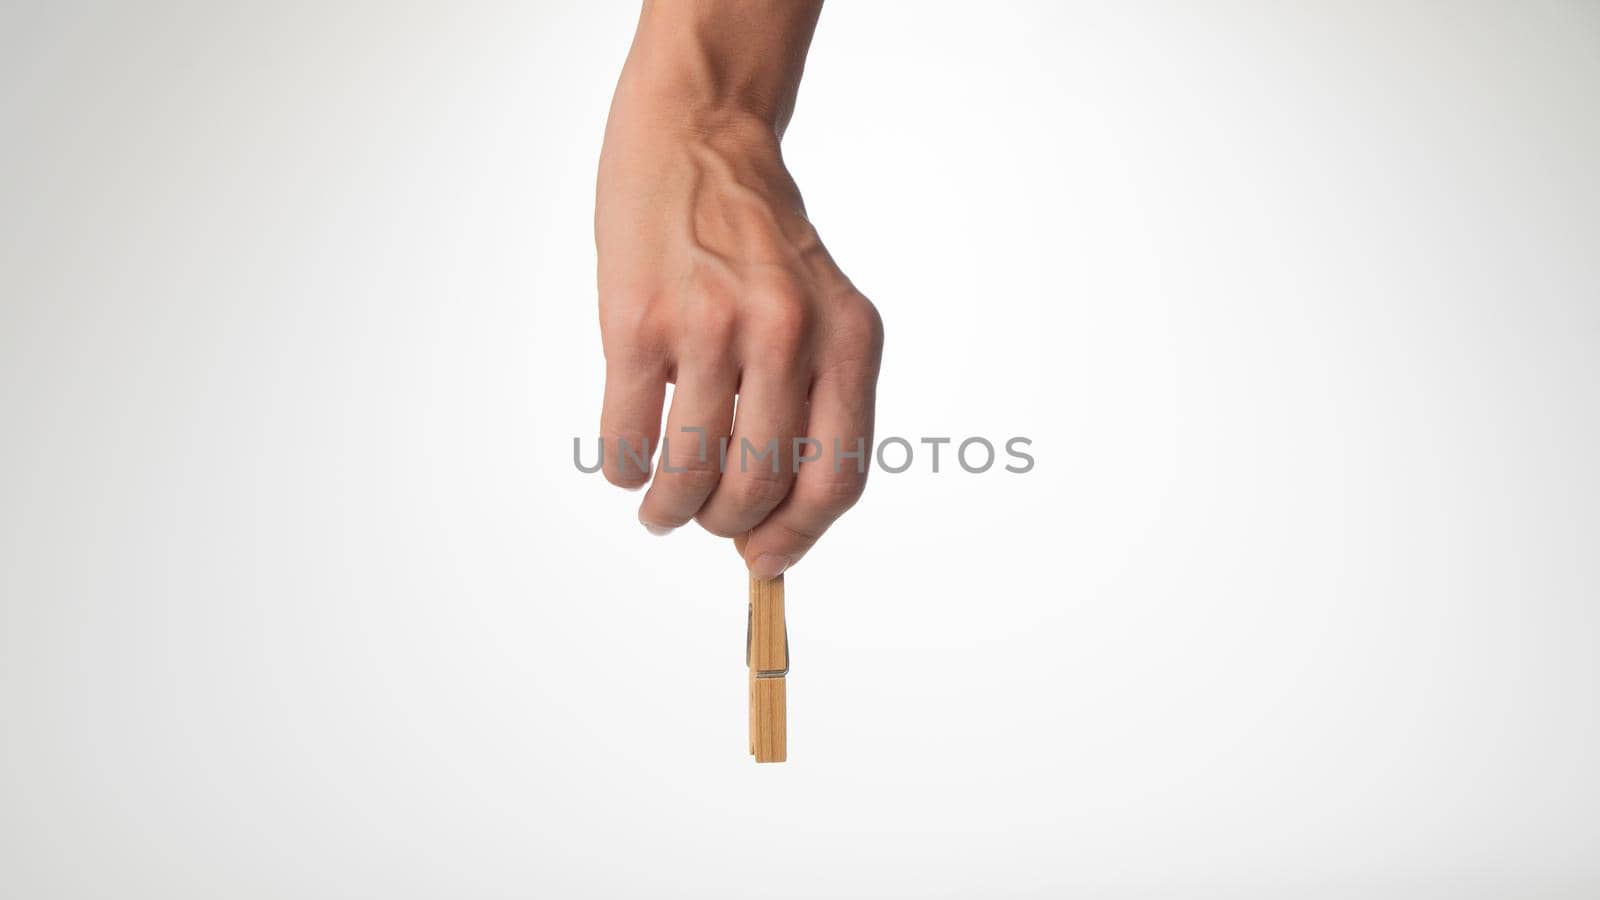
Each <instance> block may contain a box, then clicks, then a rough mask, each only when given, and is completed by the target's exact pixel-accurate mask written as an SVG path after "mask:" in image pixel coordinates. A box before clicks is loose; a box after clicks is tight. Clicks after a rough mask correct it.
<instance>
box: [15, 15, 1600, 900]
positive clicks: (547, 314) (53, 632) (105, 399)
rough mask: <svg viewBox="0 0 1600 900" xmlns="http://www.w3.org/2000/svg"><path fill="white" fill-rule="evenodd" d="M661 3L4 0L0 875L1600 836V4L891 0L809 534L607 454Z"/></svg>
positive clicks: (263, 880) (1230, 849)
mask: <svg viewBox="0 0 1600 900" xmlns="http://www.w3.org/2000/svg"><path fill="white" fill-rule="evenodd" d="M634 15H635V9H634V7H633V6H632V5H631V4H627V3H607V4H591V3H570V4H564V5H554V4H541V3H531V2H530V3H504V4H488V3H483V4H465V5H463V4H455V3H442V2H441V3H429V4H420V5H413V4H388V3H370V4H350V3H341V4H326V3H304V4H280V3H265V2H263V3H205V4H178V3H172V4H166V3H139V4H135V3H105V4H97V3H90V2H78V3H60V4H57V3H43V2H20V3H18V2H12V3H8V4H6V6H5V11H4V13H3V14H0V129H3V134H4V138H3V140H0V375H3V381H0V417H3V418H0V894H3V895H5V896H8V897H16V898H29V900H33V898H50V897H108V898H109V897H114V898H128V897H157V898H179V897H185V898H187V897H195V898H217V897H228V898H256V897H261V898H266V897H295V898H321V897H351V898H355V897H362V898H365V897H392V898H400V897H417V898H439V897H460V898H478V897H615V896H662V897H678V896H682V897H696V898H704V897H745V896H757V897H791V896H792V897H818V896H854V897H899V896H906V897H911V896H918V897H929V896H951V897H972V896H993V897H1021V896H1062V895H1064V894H1066V893H1069V892H1076V893H1077V894H1078V895H1087V896H1103V897H1182V898H1195V897H1206V896H1230V897H1231V896H1259V897H1286V896H1293V897H1299V896H1326V897H1350V896H1365V897H1406V898H1412V897H1433V896H1438V897H1462V896H1485V897H1489V896H1494V897H1499V896H1517V897H1537V896H1550V897H1593V896H1595V895H1596V894H1597V893H1600V821H1597V810H1600V772H1597V766H1596V762H1595V760H1596V756H1597V751H1600V727H1597V721H1596V718H1597V709H1600V663H1597V662H1596V659H1595V651H1596V649H1597V642H1600V614H1597V612H1596V604H1597V600H1600V556H1597V553H1596V548H1597V544H1600V475H1597V469H1596V464H1595V460H1596V459H1600V431H1597V428H1596V416H1597V411H1600V252H1597V248H1600V213H1597V210H1600V120H1597V114H1596V110H1600V6H1597V5H1596V4H1594V3H1584V2H1565V3H1500V4H1495V3H1474V4H1406V3H1383V4H1379V3H1371V4H1347V3H1325V4H1312V3H1295V4H1277V3H1260V4H1246V5H1238V4H1226V5H1223V4H1215V3H1211V4H1171V5H1146V4H1138V5H1127V4H1110V5H1107V6H1079V5H1069V4H1058V3H1044V2H1037V3H1011V4H998V3H985V4H958V3H943V4H934V3H918V4H915V5H913V4H909V3H887V2H853V3H847V2H836V3H834V4H832V5H831V7H830V8H829V9H828V10H827V11H826V12H825V14H824V16H823V21H822V25H821V28H820V30H819V32H818V36H817V40H816V43H815V47H814V50H813V52H812V56H811V63H810V66H809V69H808V75H807V79H806V82H805V85H804V88H803V90H802V93H801V102H800V111H799V114H798V115H797V117H796V119H795V122H794V124H793V127H792V128H791V131H790V137H789V139H788V141H787V142H786V153H787V154H788V158H789V161H790V164H791V167H792V168H793V170H794V172H795V174H796V177H797V178H798V179H799V181H800V183H801V185H802V187H803V188H804V190H805V191H806V196H807V201H808V205H809V207H810V210H811V212H812V215H813V217H814V219H815V221H816V222H817V224H818V227H819V228H820V229H821V232H822V234H823V237H824V239H825V240H826V241H827V242H828V244H829V247H830V249H831V250H832V251H833V252H834V254H835V255H836V257H837V258H838V259H839V260H840V262H841V264H842V265H843V266H844V268H845V269H846V271H847V272H849V273H850V274H851V275H852V277H853V278H854V279H855V280H856V282H857V283H858V285H859V286H861V287H862V289H863V290H865V291H866V292H867V293H868V295H869V296H871V297H872V298H873V299H874V300H875V301H876V302H877V303H878V304H879V306H880V307H881V308H882V310H883V313H884V316H885V318H886V320H887V325H888V349H887V353H886V357H885V363H884V376H883V383H882V391H881V395H880V430H881V432H882V433H883V434H898V435H904V436H907V437H912V438H915V437H918V436H922V435H948V436H953V437H956V438H957V439H959V438H962V437H966V436H971V435H982V436H986V437H988V438H990V439H991V440H995V441H996V442H999V441H1003V440H1004V439H1005V438H1007V437H1010V436H1012V435H1016V434H1022V435H1027V436H1029V437H1031V438H1033V439H1034V448H1033V449H1034V452H1035V455H1036V457H1037V459H1038V465H1037V468H1036V469H1035V470H1034V471H1033V472H1032V473H1030V474H1027V475H1022V476H1017V475H1009V474H1006V473H1004V472H1001V471H999V470H998V469H997V470H996V471H994V472H991V473H988V474H986V475H983V476H973V475H966V474H964V473H961V472H959V471H951V468H952V467H949V466H948V464H947V465H946V466H945V467H944V468H945V470H946V471H944V472H942V473H941V474H939V475H933V474H931V473H930V472H929V471H928V468H927V465H926V460H925V459H923V460H919V463H918V465H916V466H914V467H913V470H912V471H911V472H909V473H907V474H904V475H899V476H890V475H886V474H884V473H878V474H877V475H875V476H874V479H873V483H872V484H871V486H870V488H869V491H868V494H867V497H866V499H865V500H864V501H863V503H862V504H861V506H860V507H858V508H857V510H855V511H854V512H853V513H852V514H851V515H850V516H849V517H848V518H847V519H846V520H845V521H844V522H842V523H841V524H840V525H839V526H838V528H837V529H836V530H835V532H834V533H833V534H832V535H830V537H829V538H828V539H827V540H825V541H824V543H823V544H821V545H820V546H819V548H818V549H817V550H816V551H815V552H814V553H813V554H812V556H811V557H809V558H808V559H806V560H805V561H804V562H803V563H802V564H801V565H800V566H799V567H797V568H796V569H795V571H794V572H793V573H792V575H791V576H790V579H789V596H790V603H789V606H790V614H789V618H790V629H791V635H792V640H793V645H794V656H795V662H794V672H793V674H792V676H791V678H790V685H789V697H790V701H789V702H790V731H789V735H790V738H789V740H790V744H789V750H790V761H789V762H788V763H786V764H784V765H781V766H760V767H758V766H756V765H755V764H753V763H751V762H750V761H749V759H748V757H747V756H746V755H745V751H746V747H745V728H746V724H745V670H744V665H743V641H744V626H745V619H744V617H745V609H744V600H745V585H744V575H743V571H742V568H741V566H740V564H739V561H738V559H737V557H736V556H735V555H734V553H733V552H732V551H731V549H729V548H728V547H727V546H725V543H724V542H721V541H718V540H716V539H713V538H711V537H709V536H707V535H704V534H702V533H698V532H692V531H688V530H686V531H685V532H683V533H680V534H675V535H673V536H671V537H669V538H666V539H656V538H652V537H650V536H649V535H647V534H646V533H645V532H644V531H643V529H642V528H640V527H639V526H638V525H637V523H636V522H635V520H634V507H635V504H636V503H637V501H638V495H634V494H626V493H623V492H620V491H617V490H615V489H613V488H610V487H609V486H607V485H606V484H604V482H603V481H602V480H601V479H600V477H599V476H597V475H594V476H586V475H581V474H579V473H577V472H576V471H575V470H574V469H573V467H572V464H571V439H572V437H573V436H574V435H585V436H592V435H593V434H594V429H595V427H596V424H597V420H598V404H599V397H600V388H601V359H600V354H599V343H598V334H597V328H596V324H595V314H594V291H593V275H594V273H593V267H594V255H593V245H592V240H591V233H590V215H591V212H592V196H593V193H592V192H593V171H594V165H595V160H596V155H597V153H598V149H599V140H600V134H601V128H602V125H603V121H604V115H605V110H606V105H607V102H608V100H609V94H610V90H611V86H612V84H613V82H614V79H615V76H616V72H617V70H618V67H619V66H620V63H621V59H622V56H623V54H624V53H625V51H626V47H627V43H628V41H629V39H630V37H631V30H632V23H633V18H634Z"/></svg>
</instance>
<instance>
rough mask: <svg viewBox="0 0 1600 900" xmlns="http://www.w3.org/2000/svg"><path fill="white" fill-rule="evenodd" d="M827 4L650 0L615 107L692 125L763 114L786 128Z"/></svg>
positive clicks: (769, 123) (813, 0)
mask: <svg viewBox="0 0 1600 900" xmlns="http://www.w3.org/2000/svg"><path fill="white" fill-rule="evenodd" d="M821 10H822V0H646V2H645V4H644V10H643V12H642V13H641V15H640V17H639V27H638V31H637V32H636V33H635V35H634V40H633V47H632V49H631V50H630V51H629V53H628V61H627V63H626V65H625V66H624V67H623V73H622V78H621V80H620V81H619V82H618V85H617V94H616V98H615V99H614V100H613V103H612V108H613V111H615V110H617V109H619V108H620V109H628V110H649V111H651V112H650V117H651V118H656V119H661V118H672V119H676V120H677V122H676V123H674V124H684V125H687V126H689V127H692V128H715V127H717V126H718V125H719V124H721V123H723V122H725V121H729V120H741V121H751V120H755V121H759V122H761V123H764V124H765V126H766V127H769V128H771V129H772V131H773V133H774V134H778V135H781V134H782V133H783V130H784V128H785V126H787V125H788V122H789V117H790V116H791V115H792V114H793V112H794V104H795V97H796V95H797V93H798V92H799V89H800V75H801V72H802V71H803V70H804V68H805V58H806V51H807V49H808V48H809V47H810V46H811V35H812V32H813V31H814V30H815V28H816V24H817V16H818V15H819V13H820V12H821Z"/></svg>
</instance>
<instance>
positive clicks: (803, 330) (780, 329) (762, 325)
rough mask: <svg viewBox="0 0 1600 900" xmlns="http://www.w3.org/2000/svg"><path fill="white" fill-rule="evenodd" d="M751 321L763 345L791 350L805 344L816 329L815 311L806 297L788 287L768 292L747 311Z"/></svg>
mask: <svg viewBox="0 0 1600 900" xmlns="http://www.w3.org/2000/svg"><path fill="white" fill-rule="evenodd" d="M751 324H752V326H753V328H754V329H755V331H756V332H757V336H758V338H759V339H760V341H761V342H762V343H763V344H764V345H767V346H771V347H775V348H781V349H784V350H795V349H798V348H801V347H803V346H805V345H806V343H807V342H808V341H809V340H810V338H811V336H812V334H813V333H814V332H815V330H816V325H817V322H816V313H815V311H814V310H813V308H812V305H811V303H810V302H809V300H808V299H807V298H806V297H805V296H804V295H803V294H801V293H799V292H797V291H793V290H790V289H785V290H781V291H775V292H770V293H768V294H766V295H764V297H763V298H762V299H761V300H759V301H758V302H757V304H756V308H755V309H754V311H753V312H752V313H751Z"/></svg>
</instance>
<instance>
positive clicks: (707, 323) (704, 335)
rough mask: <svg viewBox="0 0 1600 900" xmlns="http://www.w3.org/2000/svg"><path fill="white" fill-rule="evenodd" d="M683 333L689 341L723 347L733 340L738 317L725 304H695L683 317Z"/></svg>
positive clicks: (731, 308)
mask: <svg viewBox="0 0 1600 900" xmlns="http://www.w3.org/2000/svg"><path fill="white" fill-rule="evenodd" d="M684 318H685V323H684V324H685V326H686V327H685V331H686V332H687V337H688V339H689V340H690V341H693V342H696V343H703V344H711V345H717V346H720V345H724V344H727V343H729V342H730V341H732V340H733V334H734V330H735V329H736V328H737V327H738V315H737V312H736V311H735V310H734V308H733V307H732V306H730V305H728V304H726V303H718V302H709V301H708V302H704V303H699V304H696V305H695V306H694V307H693V308H692V309H690V310H689V311H688V312H687V313H686V314H685V316H684Z"/></svg>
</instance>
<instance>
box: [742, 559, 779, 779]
mask: <svg viewBox="0 0 1600 900" xmlns="http://www.w3.org/2000/svg"><path fill="white" fill-rule="evenodd" d="M744 655H745V665H747V666H749V668H750V752H751V754H753V755H754V756H755V758H756V762H758V763H764V762H783V761H784V759H785V758H786V757H787V755H788V753H787V746H786V742H787V738H788V736H787V734H786V733H785V717H784V683H783V682H784V676H785V675H788V674H789V629H788V626H787V625H786V624H785V623H784V621H783V576H782V575H779V576H778V577H777V578H773V579H771V580H766V579H758V578H751V579H750V625H749V630H748V632H747V633H746V636H745V654H744Z"/></svg>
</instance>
